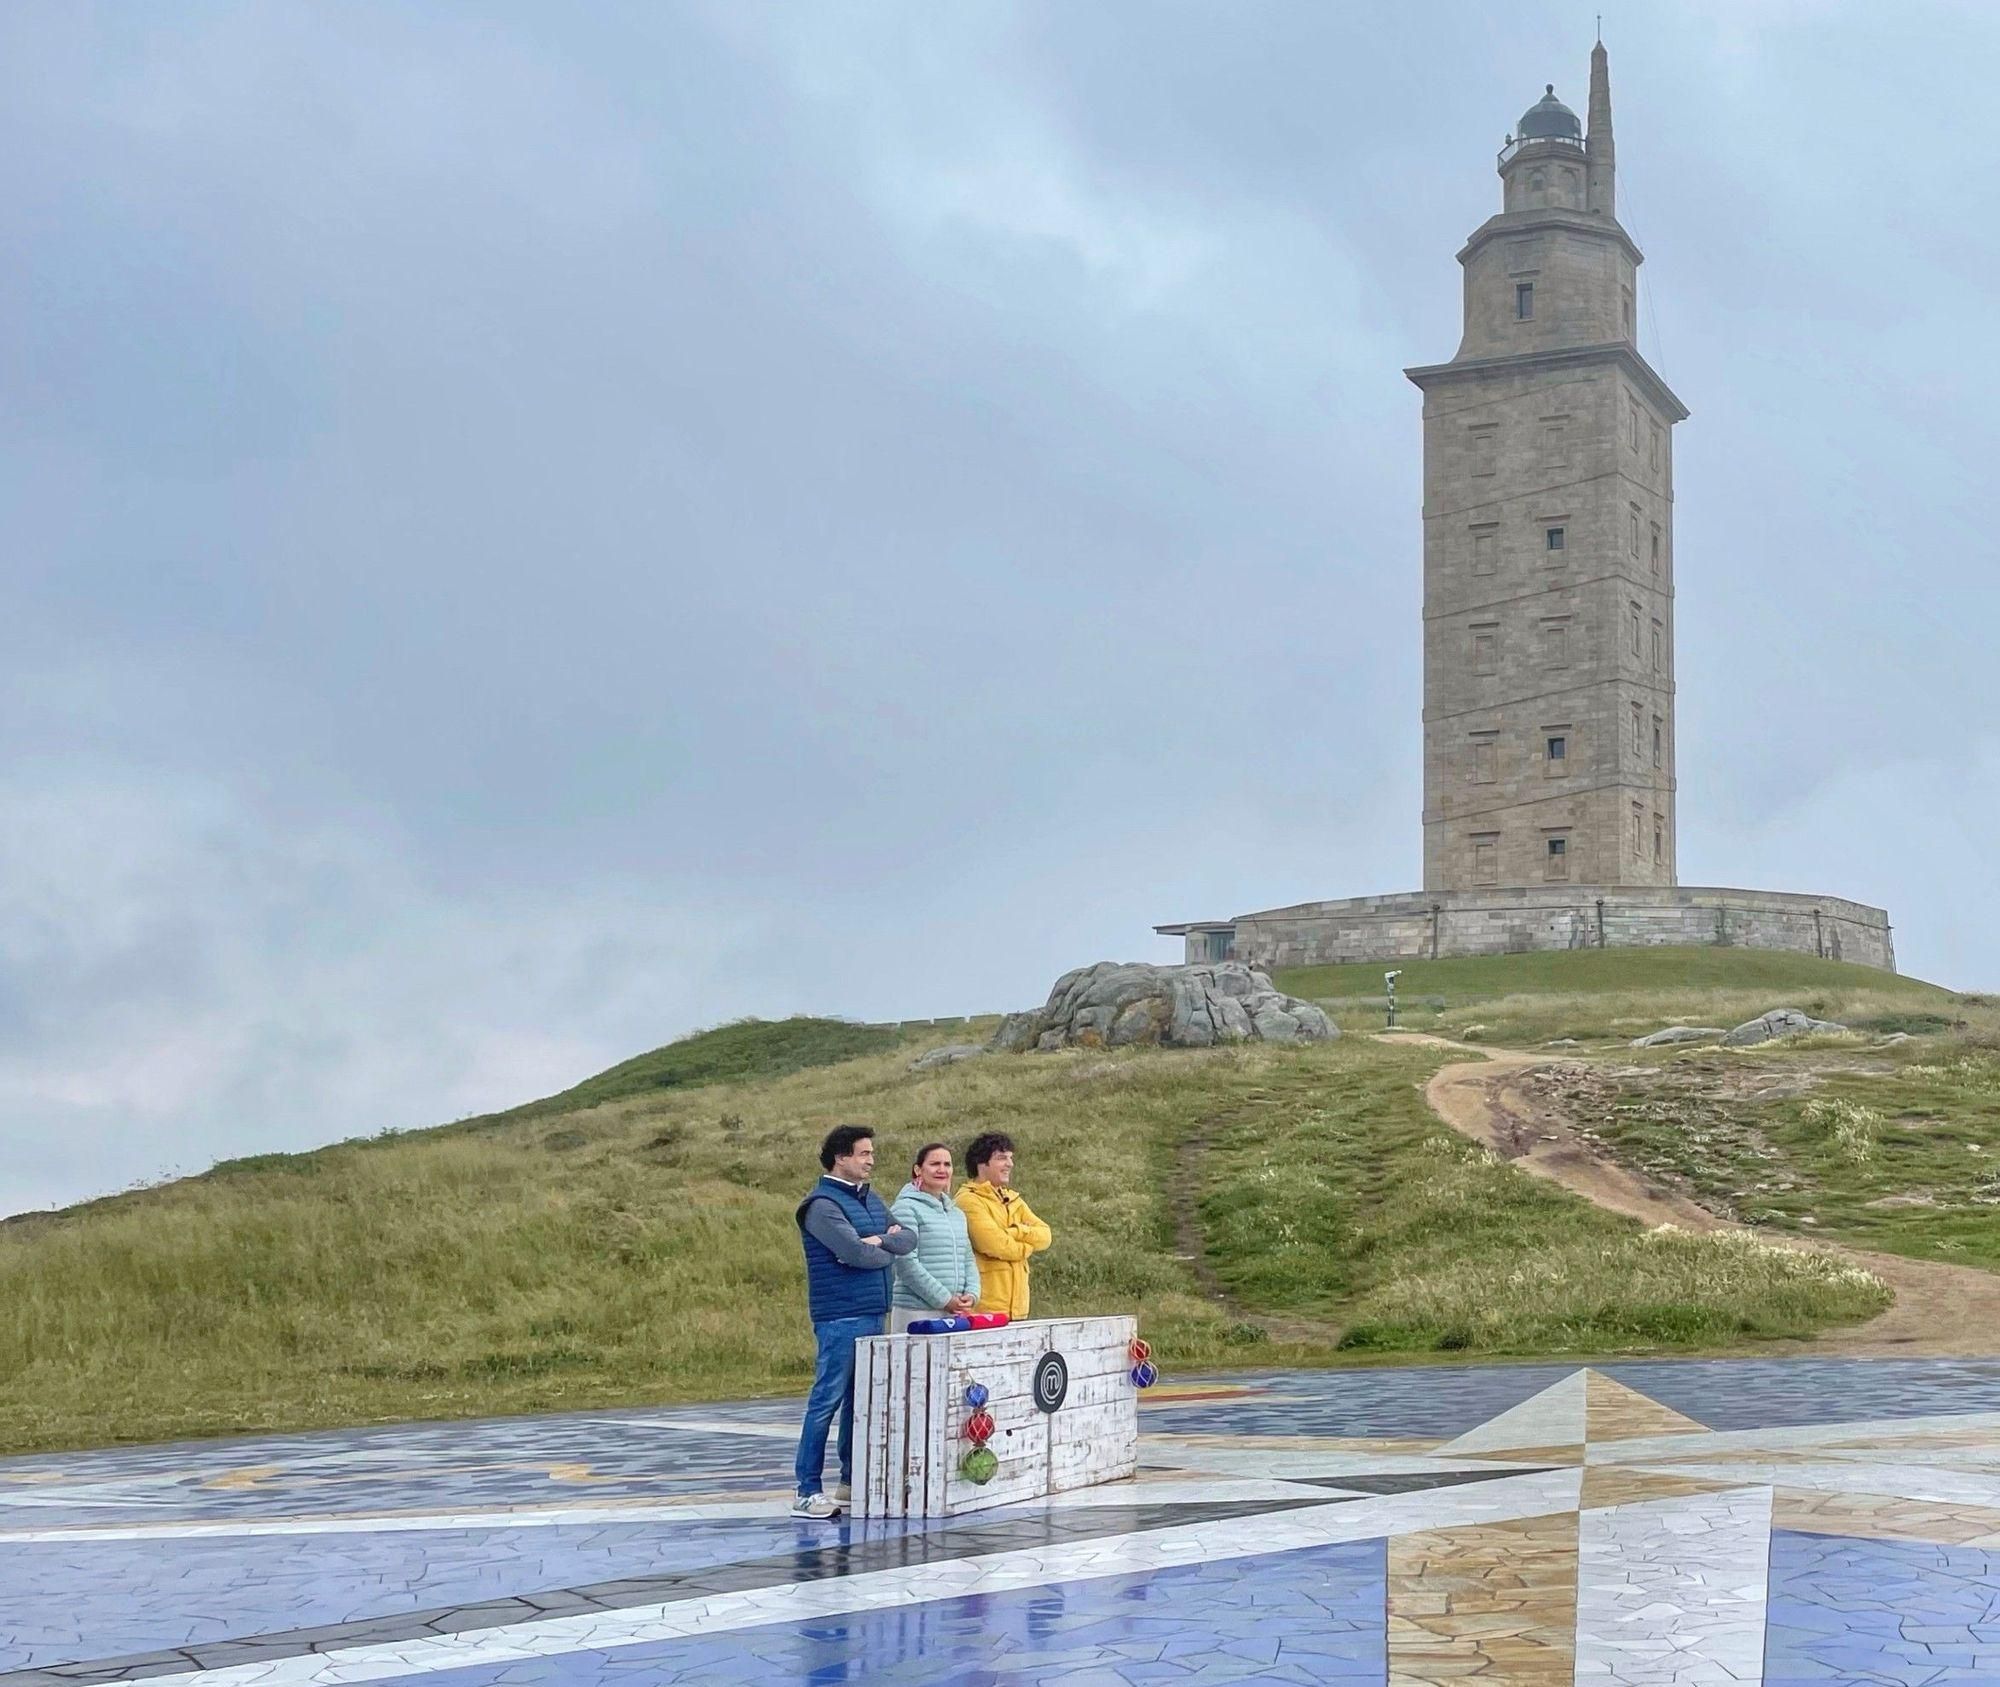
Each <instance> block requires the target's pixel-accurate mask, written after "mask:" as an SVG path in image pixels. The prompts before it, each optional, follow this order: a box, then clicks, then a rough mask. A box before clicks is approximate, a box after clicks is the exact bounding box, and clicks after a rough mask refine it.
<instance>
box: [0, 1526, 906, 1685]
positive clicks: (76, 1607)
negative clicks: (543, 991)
mask: <svg viewBox="0 0 2000 1687" xmlns="http://www.w3.org/2000/svg"><path fill="white" fill-rule="evenodd" d="M942 1526H943V1525H942V1522H941V1521H940V1522H928V1523H927V1522H925V1521H924V1520H922V1519H918V1520H914V1521H908V1522H903V1521H882V1522H870V1523H856V1522H848V1521H843V1522H840V1523H833V1524H828V1523H799V1522H794V1521H793V1520H791V1519H790V1518H787V1517H784V1516H783V1515H777V1516H772V1517H768V1518H750V1519H732V1520H729V1521H725V1522H684V1521H677V1522H674V1523H672V1524H660V1523H646V1522H633V1523H614V1524H590V1525H583V1526H577V1527H570V1526H564V1525H560V1524H551V1525H542V1526H536V1527H532V1528H501V1529H490V1528H473V1529H412V1530H396V1531H385V1532H381V1533H375V1532H363V1533H339V1534H298V1535H264V1536H251V1537H237V1538H233V1539H232V1538H217V1539H202V1538H196V1539H166V1540H161V1539H151V1540H139V1541H102V1542H90V1541H72V1542H64V1543H63V1544H62V1545H60V1546H52V1545H47V1544H28V1543H6V1542H0V1669H24V1668H30V1667H35V1666H44V1665H50V1664H56V1663H66V1662H71V1661H74V1660H76V1659H79V1658H85V1657H116V1656H122V1655H125V1654H128V1653H143V1652H151V1651H154V1650H157V1649H161V1648H164V1647H167V1646H179V1645H190V1644H202V1643H205V1642H213V1641H218V1640H228V1639H237V1638H243V1637H247V1636H254V1635H262V1634H270V1633H276V1632H282V1631H285V1630H290V1629H300V1628H317V1627H321V1626H324V1625H329V1624H334V1623H344V1622H352V1621H355V1620H358V1619H363V1618H370V1617H384V1616H392V1615H396V1614H399V1613H405V1612H418V1611H432V1610H438V1609H445V1608H451V1607H457V1606H463V1605H472V1604H477V1603H479V1602H481V1601H484V1600H490V1599H500V1598H505V1597H507V1596H508V1595H518V1594H522V1593H529V1592H539V1591H542V1590H546V1589H551V1588H573V1587H585V1586H589V1585H592V1584H594V1583H599V1582H609V1581H616V1580H619V1579H621V1578H625V1577H634V1578H636V1577H645V1576H658V1575H665V1574H668V1573H671V1572H674V1571H686V1570H697V1569H703V1568H707V1567H709V1566H714V1565H723V1564H735V1563H739V1562H741V1561H743V1560H745V1559H761V1558H769V1557H773V1556H776V1555H779V1554H787V1553H796V1552H800V1551H808V1550H813V1549H818V1548H824V1547H827V1546H830V1545H836V1544H841V1543H850V1542H860V1541H869V1540H885V1539H890V1538H893V1537H895V1536H899V1535H904V1534H910V1533H921V1532H923V1531H925V1530H927V1529H932V1528H938V1527H942Z"/></svg>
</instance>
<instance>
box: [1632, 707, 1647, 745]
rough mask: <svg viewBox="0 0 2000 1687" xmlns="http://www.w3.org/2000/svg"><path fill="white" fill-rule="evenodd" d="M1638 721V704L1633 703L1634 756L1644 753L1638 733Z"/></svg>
mask: <svg viewBox="0 0 2000 1687" xmlns="http://www.w3.org/2000/svg"><path fill="white" fill-rule="evenodd" d="M1639 721H1640V716H1639V705H1638V704H1637V703H1634V704H1633V705H1632V754H1633V755H1634V756H1641V755H1644V754H1645V748H1644V745H1643V742H1642V740H1641V739H1640V737H1639V733H1640V724H1639Z"/></svg>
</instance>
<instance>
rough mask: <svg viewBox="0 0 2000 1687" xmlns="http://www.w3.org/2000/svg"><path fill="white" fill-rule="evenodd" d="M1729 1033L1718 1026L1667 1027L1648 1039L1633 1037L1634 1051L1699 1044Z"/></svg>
mask: <svg viewBox="0 0 2000 1687" xmlns="http://www.w3.org/2000/svg"><path fill="white" fill-rule="evenodd" d="M1728 1035H1729V1033H1728V1032H1727V1031H1725V1030H1723V1028H1722V1027H1721V1026H1720V1025H1669V1026H1668V1027H1667V1028H1666V1029H1665V1030H1664V1031H1655V1032H1654V1033H1653V1034H1652V1035H1651V1036H1650V1037H1634V1038H1633V1039H1632V1046H1633V1047H1634V1048H1635V1049H1657V1048H1665V1047H1666V1046H1667V1045H1668V1044H1669V1043H1700V1042H1705V1041H1707V1040H1708V1039H1709V1038H1710V1037H1726V1036H1728Z"/></svg>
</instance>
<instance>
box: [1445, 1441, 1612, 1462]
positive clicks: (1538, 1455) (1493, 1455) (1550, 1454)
mask: <svg viewBox="0 0 2000 1687" xmlns="http://www.w3.org/2000/svg"><path fill="white" fill-rule="evenodd" d="M1452 1457H1454V1458H1461V1459H1478V1460H1480V1461H1481V1462H1486V1461H1491V1462H1494V1463H1497V1464H1581V1463H1583V1447H1582V1444H1581V1443H1579V1442H1575V1441H1572V1442H1570V1443H1569V1444H1568V1445H1567V1446H1562V1447H1508V1448H1505V1449H1501V1448H1495V1449H1493V1450H1492V1451H1491V1452H1481V1453H1454V1454H1453V1455H1452Z"/></svg>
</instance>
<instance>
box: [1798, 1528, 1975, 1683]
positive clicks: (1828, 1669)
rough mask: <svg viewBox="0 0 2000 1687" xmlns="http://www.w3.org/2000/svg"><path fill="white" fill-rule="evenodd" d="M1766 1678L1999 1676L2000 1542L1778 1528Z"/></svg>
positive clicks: (1948, 1679)
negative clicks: (1997, 1545) (1992, 1545)
mask: <svg viewBox="0 0 2000 1687" xmlns="http://www.w3.org/2000/svg"><path fill="white" fill-rule="evenodd" d="M1764 1632H1765V1639H1764V1681H1765V1687H1804V1684H1805V1683H1813V1684H1815V1687H1825V1684H1826V1683H1828V1682H1880V1683H1893V1684H1897V1687H1929V1684H1931V1683H1938V1684H1940V1687H1942V1684H1946V1683H1949V1684H1950V1687H1971V1684H1972V1683H1982V1684H1985V1687H1995V1684H2000V1552H1995V1551H1992V1550H1990V1549H1988V1548H1984V1547H1970V1546H1944V1545H1939V1544H1937V1543H1934V1542H1930V1541H1876V1540H1854V1539H1849V1538H1847V1537H1844V1536H1837V1535H1816V1534H1804V1533H1800V1532H1796V1531H1792V1530H1785V1529H1780V1530H1774V1531H1772V1534H1771V1579H1770V1592H1769V1599H1768V1604H1767V1608H1766V1616H1765V1631H1764Z"/></svg>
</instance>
